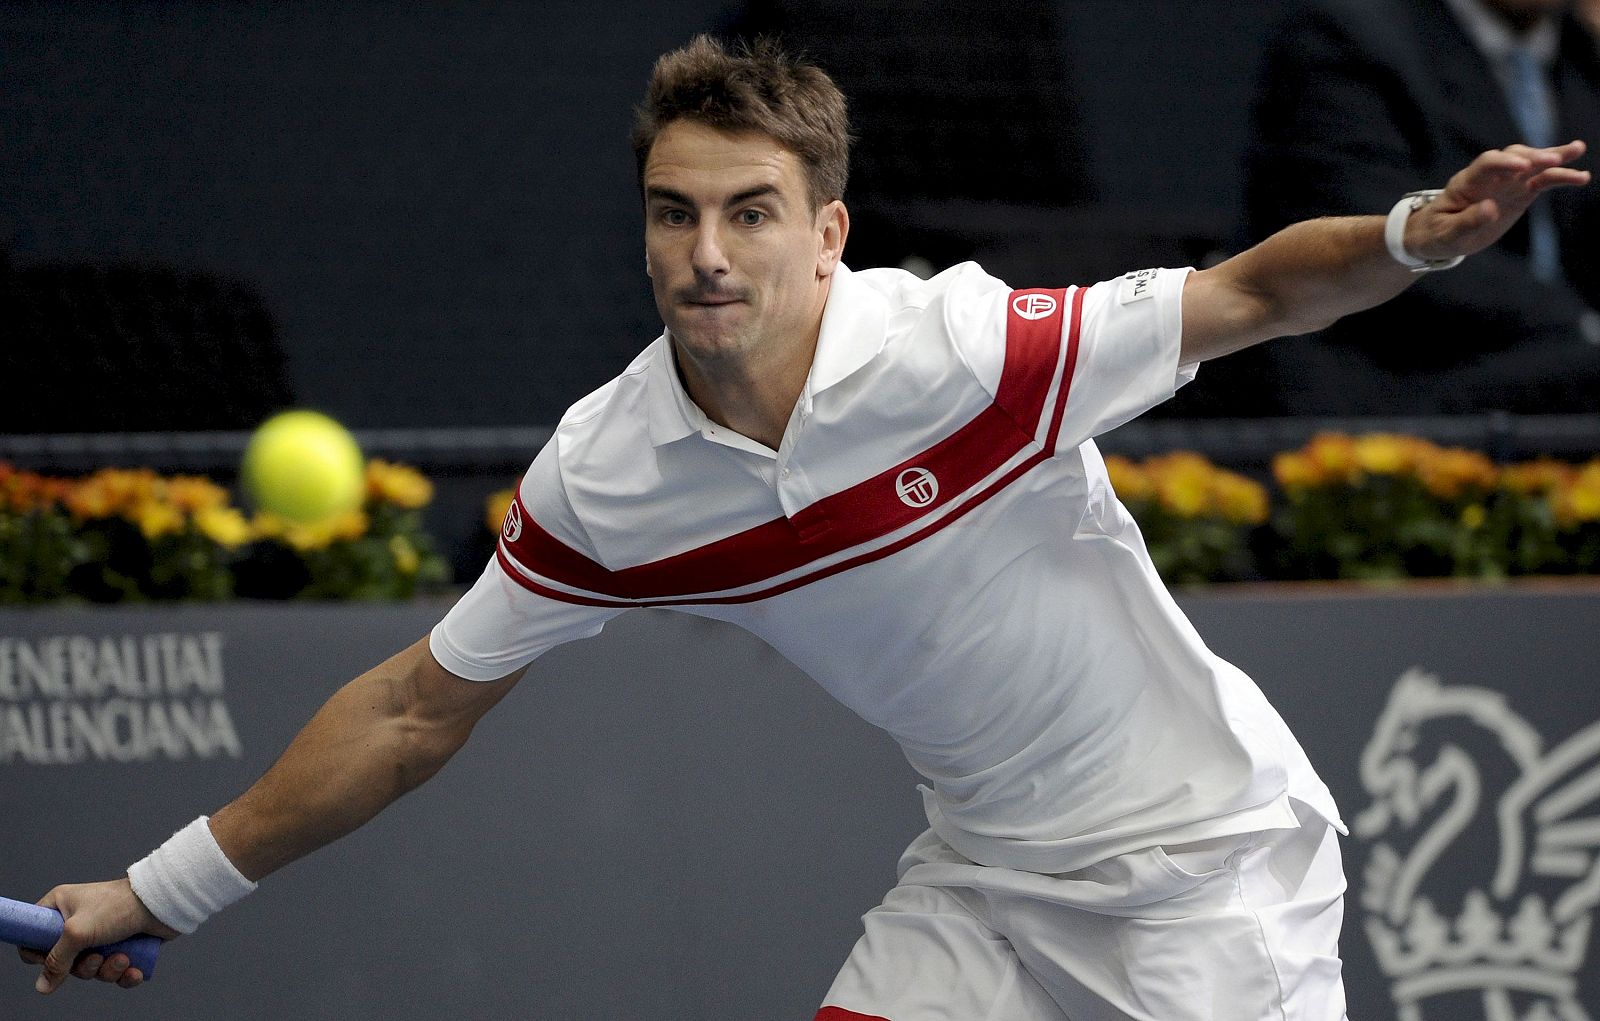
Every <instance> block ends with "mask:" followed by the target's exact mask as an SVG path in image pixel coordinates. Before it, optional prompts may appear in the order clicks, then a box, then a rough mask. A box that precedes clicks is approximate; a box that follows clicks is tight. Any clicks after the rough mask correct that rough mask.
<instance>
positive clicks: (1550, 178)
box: [1528, 167, 1591, 194]
mask: <svg viewBox="0 0 1600 1021" xmlns="http://www.w3.org/2000/svg"><path fill="white" fill-rule="evenodd" d="M1590 179H1591V175H1590V173H1589V171H1587V170H1574V169H1572V168H1571V167H1551V168H1550V169H1548V170H1543V171H1540V172H1539V173H1538V174H1537V175H1536V176H1534V177H1532V178H1529V180H1528V191H1529V192H1532V193H1535V194H1537V193H1538V192H1541V191H1545V190H1546V189H1549V188H1573V187H1581V186H1583V185H1585V184H1588V183H1589V181H1590Z"/></svg>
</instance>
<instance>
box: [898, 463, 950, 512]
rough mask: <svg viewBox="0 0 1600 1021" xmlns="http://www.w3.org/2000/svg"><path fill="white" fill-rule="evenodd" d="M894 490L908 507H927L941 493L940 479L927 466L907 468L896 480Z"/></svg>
mask: <svg viewBox="0 0 1600 1021" xmlns="http://www.w3.org/2000/svg"><path fill="white" fill-rule="evenodd" d="M894 491H895V492H896V493H897V494H899V496H900V502H901V503H903V504H905V505H906V506H907V507H926V506H928V504H930V503H932V502H933V501H934V498H935V497H937V496H938V495H939V480H938V479H936V478H934V477H933V472H931V471H928V470H927V469H926V468H907V469H906V470H905V471H903V472H901V473H900V477H899V478H897V479H895V480H894Z"/></svg>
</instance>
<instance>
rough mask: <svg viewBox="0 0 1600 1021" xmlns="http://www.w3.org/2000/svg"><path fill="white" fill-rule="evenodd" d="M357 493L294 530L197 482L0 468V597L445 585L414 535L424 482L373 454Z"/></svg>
mask: <svg viewBox="0 0 1600 1021" xmlns="http://www.w3.org/2000/svg"><path fill="white" fill-rule="evenodd" d="M366 487H367V488H366V498H365V501H364V503H363V506H362V507H361V509H359V510H356V511H352V512H350V513H348V514H344V515H340V516H337V517H334V518H330V519H328V520H326V521H320V522H315V523H296V522H290V521H285V520H283V519H281V518H277V517H274V516H272V515H270V514H256V515H254V516H250V517H247V516H246V515H245V514H244V512H243V511H241V510H240V509H239V508H238V507H236V506H234V505H233V503H232V502H231V499H230V496H229V493H228V491H227V490H226V489H224V488H223V487H222V486H219V485H217V484H216V483H215V482H213V481H211V480H210V479H206V478H200V477H195V476H162V475H158V474H156V473H155V472H153V471H150V470H148V469H120V468H107V469H103V470H101V471H98V472H95V473H94V474H92V475H88V476H85V477H83V478H77V479H64V478H54V477H50V476H45V475H39V474H36V473H33V472H26V471H19V470H17V469H15V468H13V467H12V466H10V465H6V464H3V463H0V603H32V602H48V601H52V600H59V599H79V600H87V601H90V602H141V601H148V600H181V599H190V600H218V599H227V598H230V597H233V596H244V597H254V598H272V599H290V598H315V599H404V598H407V597H409V596H411V595H412V594H413V593H414V592H416V591H417V590H418V588H420V587H425V586H429V585H437V584H440V583H442V582H444V581H446V580H448V573H449V572H448V570H447V569H446V567H445V564H444V562H443V560H442V559H441V558H440V557H439V555H438V554H437V553H436V552H435V551H434V548H433V543H432V540H431V539H430V538H429V537H428V535H427V534H426V533H425V532H424V531H423V528H422V521H421V511H422V508H424V507H426V506H427V505H428V503H429V502H430V501H431V500H432V499H433V487H432V485H431V484H430V483H429V482H428V480H427V479H426V478H424V477H423V476H422V475H421V474H419V473H418V472H416V471H415V470H413V469H411V468H408V467H406V466H404V465H396V464H390V463H387V462H384V461H376V460H375V461H372V462H370V463H369V464H368V465H367V469H366Z"/></svg>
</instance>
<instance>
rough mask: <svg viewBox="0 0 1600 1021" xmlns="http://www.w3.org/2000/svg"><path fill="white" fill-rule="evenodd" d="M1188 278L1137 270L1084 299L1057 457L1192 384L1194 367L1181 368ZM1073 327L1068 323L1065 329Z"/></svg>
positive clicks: (1090, 291) (1168, 272) (1104, 284)
mask: <svg viewBox="0 0 1600 1021" xmlns="http://www.w3.org/2000/svg"><path fill="white" fill-rule="evenodd" d="M1190 272H1191V271H1190V270H1188V269H1147V270H1140V271H1139V272H1137V273H1129V274H1127V275H1126V276H1123V277H1120V278H1118V279H1115V280H1107V281H1104V282H1102V283H1098V284H1095V285H1094V286H1092V287H1090V288H1089V289H1088V290H1087V292H1086V293H1085V294H1084V296H1083V308H1082V312H1081V317H1080V322H1079V323H1078V324H1077V330H1078V338H1077V357H1076V365H1075V366H1074V367H1073V371H1072V377H1071V380H1070V383H1069V388H1068V392H1067V395H1066V406H1065V414H1064V416H1063V418H1062V424H1061V430H1060V433H1059V435H1058V441H1057V443H1056V449H1057V450H1066V449H1070V448H1072V447H1076V446H1077V445H1078V444H1080V443H1082V442H1083V441H1084V440H1087V439H1091V438H1093V437H1095V436H1098V435H1100V434H1101V433H1104V432H1109V431H1110V430H1112V429H1115V428H1116V427H1117V426H1119V425H1122V424H1123V423H1124V422H1127V421H1129V420H1130V419H1133V418H1136V417H1137V416H1139V415H1141V414H1143V413H1144V412H1146V411H1148V410H1150V409H1151V408H1153V407H1155V406H1156V405H1157V404H1160V403H1161V402H1162V401H1165V400H1167V399H1168V398H1170V397H1171V396H1172V395H1173V394H1174V393H1176V392H1177V390H1178V388H1179V387H1181V386H1183V385H1184V384H1186V383H1189V382H1191V381H1192V380H1193V379H1194V377H1195V370H1196V368H1197V367H1198V364H1199V363H1198V362H1192V363H1189V364H1187V365H1180V364H1179V351H1180V347H1181V344H1182V341H1183V287H1184V282H1185V281H1186V280H1187V279H1188V277H1189V273H1190ZM1072 328H1073V324H1072V323H1070V322H1068V323H1067V324H1066V326H1065V329H1066V330H1068V331H1070V330H1071V329H1072ZM1069 339H1070V338H1069Z"/></svg>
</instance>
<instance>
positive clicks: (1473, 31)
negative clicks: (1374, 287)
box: [1246, 0, 1600, 414]
mask: <svg viewBox="0 0 1600 1021" xmlns="http://www.w3.org/2000/svg"><path fill="white" fill-rule="evenodd" d="M1582 2H1584V3H1586V4H1589V5H1590V7H1591V9H1592V7H1593V0H1582ZM1256 121H1257V124H1256V131H1257V142H1256V145H1255V148H1254V150H1253V151H1252V153H1251V156H1250V162H1249V173H1248V181H1247V189H1246V201H1247V204H1248V207H1249V217H1250V227H1251V231H1252V233H1253V234H1254V235H1255V236H1256V237H1262V236H1265V235H1266V234H1269V233H1271V232H1272V231H1274V230H1276V229H1278V228H1280V227H1282V226H1284V225H1286V224H1288V223H1292V222H1294V221H1296V220H1302V219H1306V218H1308V217H1312V216H1319V215H1339V214H1350V213H1386V212H1387V211H1388V210H1389V208H1390V207H1391V206H1392V205H1393V204H1394V203H1395V201H1396V200H1397V199H1398V198H1399V197H1400V196H1401V195H1403V194H1404V193H1406V192H1408V191H1413V190H1416V189H1420V188H1436V187H1442V186H1443V185H1444V183H1445V181H1446V180H1447V179H1448V176H1449V174H1450V173H1451V172H1452V170H1453V169H1454V168H1456V167H1459V166H1462V165H1464V164H1465V163H1466V162H1467V161H1469V160H1470V159H1471V158H1472V157H1473V156H1474V155H1475V154H1477V153H1478V152H1481V151H1482V150H1485V149H1491V148H1498V147H1501V146H1504V145H1506V144H1508V143H1510V142H1513V141H1527V142H1533V143H1537V144H1541V145H1543V144H1550V143H1551V142H1555V141H1566V140H1569V139H1572V138H1575V137H1576V138H1582V139H1584V140H1585V141H1587V142H1588V143H1589V145H1590V147H1591V153H1590V154H1589V155H1588V156H1586V157H1585V158H1584V160H1583V161H1581V162H1580V163H1579V164H1578V165H1579V166H1580V167H1584V168H1589V169H1592V168H1593V167H1594V165H1595V159H1594V152H1593V150H1594V148H1595V147H1596V146H1600V52H1597V49H1596V46H1595V44H1594V39H1593V38H1592V37H1591V36H1590V35H1589V34H1588V32H1587V30H1586V29H1585V27H1584V25H1583V24H1582V23H1581V22H1580V21H1579V20H1578V16H1577V14H1576V12H1575V11H1574V10H1573V9H1572V8H1571V5H1570V4H1569V3H1567V2H1564V0H1310V2H1308V3H1306V4H1305V5H1304V8H1303V9H1302V10H1300V11H1298V12H1297V16H1293V17H1290V18H1289V19H1288V20H1287V21H1286V23H1285V27H1284V29H1283V31H1282V32H1281V33H1280V35H1279V36H1278V38H1277V39H1276V40H1275V42H1274V44H1273V46H1272V48H1271V52H1270V53H1269V55H1268V58H1267V63H1266V70H1265V77H1264V80H1263V88H1262V92H1261V96H1260V99H1259V101H1258V106H1257V109H1256ZM1597 308H1600V186H1596V185H1591V186H1590V187H1588V188H1582V189H1566V190H1564V191H1561V192H1558V193H1555V194H1552V195H1549V196H1546V197H1545V198H1543V199H1541V200H1540V202H1539V203H1538V204H1536V205H1535V207H1534V211H1533V212H1532V213H1531V214H1530V216H1529V217H1528V218H1527V220H1526V221H1525V222H1524V223H1523V224H1520V225H1519V226H1518V227H1517V228H1515V229H1514V230H1513V231H1512V232H1511V233H1510V234H1508V235H1506V237H1505V238H1504V239H1503V240H1502V241H1501V242H1500V244H1498V245H1497V246H1495V247H1494V248H1492V249H1490V250H1489V251H1487V252H1484V253H1482V254H1480V255H1477V256H1474V257H1473V258H1471V259H1468V260H1467V261H1466V263H1464V264H1463V265H1462V266H1460V267H1459V268H1457V269H1453V270H1449V271H1445V272H1440V273H1433V274H1429V275H1428V276H1427V277H1426V278H1424V279H1422V280H1420V281H1419V282H1418V283H1417V285H1416V286H1415V287H1413V288H1412V289H1411V290H1410V291H1408V292H1407V293H1405V294H1403V295H1401V296H1400V297H1399V298H1397V299H1395V300H1394V301H1393V302H1391V303H1389V304H1388V305H1386V306H1382V307H1379V308H1377V309H1373V310H1371V311H1369V312H1366V313H1363V314H1361V315H1356V316H1351V317H1349V318H1348V319H1346V320H1344V321H1343V322H1341V323H1340V324H1339V325H1338V326H1336V327H1334V328H1333V329H1331V330H1328V331H1326V332H1325V333H1322V334H1317V335H1313V336H1311V337H1306V338H1292V339H1286V340H1281V341H1278V342H1276V344H1273V345H1267V347H1266V348H1265V349H1263V350H1264V355H1263V357H1264V358H1265V359H1266V361H1267V370H1266V371H1268V372H1269V373H1270V374H1271V375H1272V377H1274V378H1272V379H1271V380H1270V381H1269V384H1268V385H1269V386H1270V387H1271V388H1272V389H1273V390H1274V392H1276V393H1278V394H1280V395H1281V399H1282V401H1283V407H1282V409H1281V410H1282V411H1283V412H1285V413H1317V414H1427V413H1433V412H1438V411H1446V412H1449V411H1475V410H1486V409H1492V408H1504V409H1507V410H1511V411H1519V412H1529V413H1537V412H1571V411H1587V410H1593V409H1594V408H1596V407H1597V406H1600V397H1597V395H1600V315H1597V314H1596V312H1595V309H1597Z"/></svg>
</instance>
